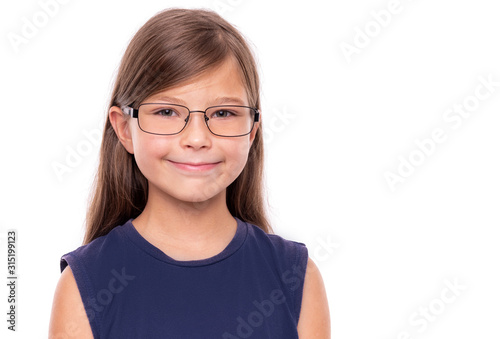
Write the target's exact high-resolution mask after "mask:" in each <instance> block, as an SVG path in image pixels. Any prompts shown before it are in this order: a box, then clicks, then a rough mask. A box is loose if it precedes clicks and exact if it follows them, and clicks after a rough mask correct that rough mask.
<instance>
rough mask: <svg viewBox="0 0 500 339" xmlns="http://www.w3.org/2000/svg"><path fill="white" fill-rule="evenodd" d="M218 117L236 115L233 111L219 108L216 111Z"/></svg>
mask: <svg viewBox="0 0 500 339" xmlns="http://www.w3.org/2000/svg"><path fill="white" fill-rule="evenodd" d="M214 115H215V117H216V118H227V117H228V116H231V115H235V114H234V113H233V112H230V111H228V110H225V109H219V110H217V111H215V112H214Z"/></svg>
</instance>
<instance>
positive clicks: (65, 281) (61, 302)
mask: <svg viewBox="0 0 500 339" xmlns="http://www.w3.org/2000/svg"><path fill="white" fill-rule="evenodd" d="M74 336H78V338H82V339H85V338H93V335H92V330H91V327H90V323H89V320H88V318H87V315H86V313H85V309H84V307H83V302H82V299H81V297H80V293H79V291H78V287H77V284H76V280H75V277H74V276H73V272H72V271H71V268H69V267H68V269H66V270H64V271H63V272H62V274H61V276H60V278H59V282H58V284H57V287H56V290H55V293H54V300H53V303H52V312H51V317H50V325H49V339H52V338H68V337H74Z"/></svg>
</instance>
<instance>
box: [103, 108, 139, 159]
mask: <svg viewBox="0 0 500 339" xmlns="http://www.w3.org/2000/svg"><path fill="white" fill-rule="evenodd" d="M108 115H109V121H110V122H111V125H112V126H113V129H114V130H115V133H116V136H117V137H118V139H119V140H120V142H121V143H122V145H123V147H125V149H126V150H127V152H129V153H130V154H134V145H133V142H132V131H131V126H130V121H131V118H130V116H128V115H125V114H124V113H123V111H122V110H121V109H120V107H118V106H112V107H111V108H110V109H109V113H108Z"/></svg>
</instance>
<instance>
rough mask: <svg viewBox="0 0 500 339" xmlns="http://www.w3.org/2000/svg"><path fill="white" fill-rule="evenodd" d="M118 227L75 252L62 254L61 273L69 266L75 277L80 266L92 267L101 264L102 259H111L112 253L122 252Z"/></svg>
mask: <svg viewBox="0 0 500 339" xmlns="http://www.w3.org/2000/svg"><path fill="white" fill-rule="evenodd" d="M120 226H121V225H119V226H116V227H114V228H113V229H112V230H111V231H110V232H109V233H108V234H106V235H103V236H100V237H98V238H96V239H94V240H92V241H91V242H90V243H88V244H85V245H82V246H79V247H78V248H76V249H75V250H73V251H71V252H68V253H66V254H64V255H63V256H62V257H61V260H60V263H59V265H60V269H61V272H63V271H64V269H65V268H66V266H68V265H69V266H71V268H72V270H73V273H74V274H75V275H77V274H78V273H79V272H75V271H78V270H79V269H83V267H78V266H81V265H85V266H94V265H95V264H98V263H100V262H102V259H103V258H107V259H108V258H111V257H112V256H113V253H115V255H116V253H119V251H122V248H123V246H122V236H121V232H120Z"/></svg>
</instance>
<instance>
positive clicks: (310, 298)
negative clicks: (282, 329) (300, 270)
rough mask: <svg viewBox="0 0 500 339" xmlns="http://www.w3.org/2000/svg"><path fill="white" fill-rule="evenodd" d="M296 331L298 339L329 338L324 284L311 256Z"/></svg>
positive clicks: (328, 313)
mask: <svg viewBox="0 0 500 339" xmlns="http://www.w3.org/2000/svg"><path fill="white" fill-rule="evenodd" d="M297 331H298V332H299V338H300V339H330V338H331V329H330V310H329V309H328V300H327V297H326V290H325V285H324V283H323V278H321V274H320V272H319V269H318V267H317V266H316V264H314V262H313V261H312V260H311V258H309V260H308V262H307V269H306V276H305V281H304V292H303V293H302V306H301V310H300V317H299V324H298V326H297Z"/></svg>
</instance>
